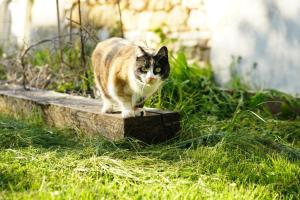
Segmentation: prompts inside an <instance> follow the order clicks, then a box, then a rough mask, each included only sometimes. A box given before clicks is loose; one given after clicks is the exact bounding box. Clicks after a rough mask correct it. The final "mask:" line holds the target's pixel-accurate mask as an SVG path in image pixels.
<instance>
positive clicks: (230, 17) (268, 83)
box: [206, 0, 300, 94]
mask: <svg viewBox="0 0 300 200" xmlns="http://www.w3.org/2000/svg"><path fill="white" fill-rule="evenodd" d="M206 9H207V13H208V20H209V27H210V29H211V31H212V40H211V47H212V55H211V58H212V64H213V67H214V70H215V72H216V74H217V79H218V80H219V81H220V82H221V83H223V84H224V83H226V82H228V81H229V65H230V63H231V62H232V58H231V57H232V56H236V57H237V56H241V57H242V62H241V63H240V64H239V65H238V66H237V70H238V71H239V73H240V74H241V75H242V76H243V77H244V78H243V80H244V81H246V82H249V83H251V84H252V86H253V87H255V88H256V89H260V88H276V89H279V90H282V91H285V92H289V93H293V94H300V1H298V0H285V1H283V0H222V1H220V0H206ZM255 62H256V63H257V64H258V65H257V67H256V69H253V63H255ZM247 77H248V78H247Z"/></svg>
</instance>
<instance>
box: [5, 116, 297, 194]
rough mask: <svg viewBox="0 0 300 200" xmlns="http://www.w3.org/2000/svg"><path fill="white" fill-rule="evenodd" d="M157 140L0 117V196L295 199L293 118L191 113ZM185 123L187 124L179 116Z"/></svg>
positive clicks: (295, 172)
mask: <svg viewBox="0 0 300 200" xmlns="http://www.w3.org/2000/svg"><path fill="white" fill-rule="evenodd" d="M183 120H184V121H183V133H184V134H182V136H180V137H178V138H175V139H173V140H171V141H169V142H167V143H164V144H159V145H145V144H142V143H140V142H138V141H133V140H130V139H126V140H124V141H120V142H117V143H112V142H108V141H105V140H103V139H102V138H95V137H94V138H87V137H82V136H81V135H80V134H79V133H77V132H75V131H71V130H57V129H52V128H49V127H47V126H45V125H43V124H39V123H35V122H34V121H31V122H28V121H24V120H23V121H22V120H21V121H20V120H16V119H13V118H11V117H8V116H5V115H3V114H1V115H0V199H1V198H3V199H52V198H55V199H98V198H99V199H101V198H104V199H107V198H109V199H202V198H204V199H281V198H282V199H297V198H299V197H300V196H299V193H300V123H299V120H296V121H278V120H274V119H271V118H270V119H265V121H266V122H262V121H261V120H260V119H258V118H256V117H255V116H254V115H252V114H251V113H249V112H241V113H239V114H237V116H235V120H233V119H232V118H229V119H226V120H218V119H217V118H216V117H214V116H207V117H199V116H198V115H191V116H190V117H189V118H186V119H183ZM187 121H188V122H187Z"/></svg>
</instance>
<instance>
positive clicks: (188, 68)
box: [147, 52, 243, 118]
mask: <svg viewBox="0 0 300 200" xmlns="http://www.w3.org/2000/svg"><path fill="white" fill-rule="evenodd" d="M170 65H171V73H170V77H169V79H168V80H167V81H166V84H165V85H164V87H163V88H162V89H161V90H160V91H158V93H157V94H156V95H155V96H154V97H152V98H151V99H150V100H149V101H148V102H147V103H148V106H154V107H159V108H166V109H170V110H176V111H180V112H181V113H182V114H184V115H190V114H196V113H202V114H212V115H216V116H219V117H221V118H222V117H228V116H231V114H232V113H234V111H235V109H236V107H237V105H238V104H239V98H241V97H242V95H243V93H242V92H241V93H239V92H238V93H235V94H234V95H230V94H229V93H226V92H225V91H220V90H219V89H217V86H216V84H215V83H214V81H213V74H212V71H211V69H210V67H209V66H208V67H206V68H203V69H200V68H199V66H197V65H188V62H187V59H186V57H185V55H184V53H183V52H180V53H178V54H177V56H176V57H171V58H170Z"/></svg>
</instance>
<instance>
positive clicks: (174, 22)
mask: <svg viewBox="0 0 300 200" xmlns="http://www.w3.org/2000/svg"><path fill="white" fill-rule="evenodd" d="M187 19H188V10H187V9H185V8H183V7H181V6H175V7H174V8H173V9H172V10H171V11H170V13H169V16H168V19H167V24H168V27H169V29H171V30H178V29H180V27H182V26H184V25H185V24H186V22H187Z"/></svg>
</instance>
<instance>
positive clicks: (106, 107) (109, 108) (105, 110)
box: [101, 104, 114, 113]
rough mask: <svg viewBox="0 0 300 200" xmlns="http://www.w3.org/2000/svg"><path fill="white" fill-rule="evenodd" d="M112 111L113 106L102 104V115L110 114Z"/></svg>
mask: <svg viewBox="0 0 300 200" xmlns="http://www.w3.org/2000/svg"><path fill="white" fill-rule="evenodd" d="M113 111H114V109H113V106H112V105H111V104H104V105H103V107H102V110H101V112H102V113H112V112H113Z"/></svg>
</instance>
